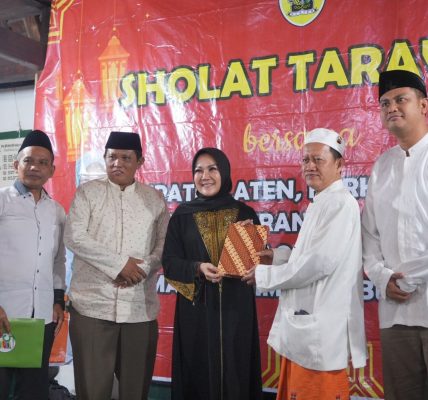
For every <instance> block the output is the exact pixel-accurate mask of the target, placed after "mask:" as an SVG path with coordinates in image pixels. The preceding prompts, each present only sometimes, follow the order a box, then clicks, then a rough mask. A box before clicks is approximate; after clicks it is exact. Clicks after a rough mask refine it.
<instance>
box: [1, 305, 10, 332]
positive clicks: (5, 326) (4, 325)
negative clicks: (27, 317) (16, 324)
mask: <svg viewBox="0 0 428 400" xmlns="http://www.w3.org/2000/svg"><path fill="white" fill-rule="evenodd" d="M6 332H7V333H10V323H9V320H8V319H7V315H6V311H5V310H3V308H2V307H0V336H1V335H3V333H6Z"/></svg>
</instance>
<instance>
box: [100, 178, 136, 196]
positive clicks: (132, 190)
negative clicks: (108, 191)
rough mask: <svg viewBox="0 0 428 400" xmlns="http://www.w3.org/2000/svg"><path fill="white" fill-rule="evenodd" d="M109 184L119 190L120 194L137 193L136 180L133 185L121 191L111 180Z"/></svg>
mask: <svg viewBox="0 0 428 400" xmlns="http://www.w3.org/2000/svg"><path fill="white" fill-rule="evenodd" d="M107 180H108V182H109V183H110V185H111V186H112V187H113V188H114V189H115V190H119V191H120V192H121V191H122V192H127V193H131V192H135V182H136V181H135V180H134V182H133V183H132V184H131V185H128V186H126V187H125V189H123V190H121V189H120V186H119V185H118V184H116V183H114V182H112V181H111V180H110V179H108V178H107Z"/></svg>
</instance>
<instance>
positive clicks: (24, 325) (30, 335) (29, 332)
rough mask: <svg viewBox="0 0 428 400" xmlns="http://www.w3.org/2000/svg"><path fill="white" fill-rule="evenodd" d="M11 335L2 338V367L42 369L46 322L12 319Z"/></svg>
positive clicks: (0, 341) (0, 337) (4, 333)
mask: <svg viewBox="0 0 428 400" xmlns="http://www.w3.org/2000/svg"><path fill="white" fill-rule="evenodd" d="M9 322H10V333H6V332H3V335H2V336H0V367H13V368H40V367H41V365H42V351H43V336H44V332H45V320H43V319H34V318H15V319H12V318H11V319H10V320H9Z"/></svg>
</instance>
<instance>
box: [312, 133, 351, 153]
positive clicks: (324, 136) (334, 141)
mask: <svg viewBox="0 0 428 400" xmlns="http://www.w3.org/2000/svg"><path fill="white" fill-rule="evenodd" d="M309 143H322V144H326V145H327V146H330V147H331V148H332V149H334V150H336V151H338V152H339V154H340V155H341V156H342V157H343V155H344V154H345V140H344V139H343V138H342V136H340V135H339V134H338V133H337V132H335V131H333V130H331V129H326V128H316V129H314V130H312V131H310V132H308V133H307V134H306V135H305V143H304V144H309Z"/></svg>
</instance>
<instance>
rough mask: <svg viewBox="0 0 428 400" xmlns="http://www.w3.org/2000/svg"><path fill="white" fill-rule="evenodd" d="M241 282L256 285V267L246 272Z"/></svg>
mask: <svg viewBox="0 0 428 400" xmlns="http://www.w3.org/2000/svg"><path fill="white" fill-rule="evenodd" d="M241 280H242V281H243V282H247V285H254V284H255V283H256V265H255V266H254V267H251V268H250V269H249V270H247V273H246V274H245V275H244V276H243V277H242V279H241Z"/></svg>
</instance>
